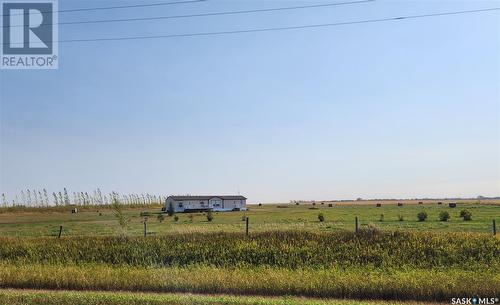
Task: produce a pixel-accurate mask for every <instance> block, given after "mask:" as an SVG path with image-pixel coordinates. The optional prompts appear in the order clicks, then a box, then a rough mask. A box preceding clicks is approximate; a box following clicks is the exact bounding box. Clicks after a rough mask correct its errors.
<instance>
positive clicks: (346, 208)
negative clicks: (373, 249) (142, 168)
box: [0, 200, 500, 237]
mask: <svg viewBox="0 0 500 305" xmlns="http://www.w3.org/2000/svg"><path fill="white" fill-rule="evenodd" d="M398 202H401V203H402V204H403V206H397V203H398ZM454 202H456V201H454ZM376 203H381V207H376ZM330 204H331V205H332V206H331V207H329V205H330ZM248 208H249V211H246V212H224V213H222V212H221V213H213V216H214V219H213V220H212V221H211V222H209V221H208V220H207V218H206V216H205V214H203V213H193V214H181V213H179V214H176V215H177V220H176V218H175V217H168V216H167V215H166V214H163V215H164V217H163V219H161V216H160V219H159V218H158V216H159V215H160V214H161V206H146V207H129V208H125V210H124V214H125V216H126V217H127V218H128V219H129V223H128V229H127V234H129V235H142V234H143V232H144V220H145V219H147V234H148V235H162V234H169V233H184V232H244V230H245V221H244V219H245V217H248V218H249V222H250V231H251V232H265V231H275V230H306V231H314V232H329V231H337V230H350V231H352V230H354V221H355V217H358V219H359V225H360V227H366V226H372V227H376V228H378V229H381V230H389V231H394V230H415V231H443V232H478V233H481V232H482V233H489V232H491V231H492V221H493V219H497V220H498V219H499V218H500V200H497V201H495V200H488V201H482V202H477V201H459V202H458V203H457V207H455V208H450V207H449V206H448V202H447V201H442V204H441V205H438V204H437V201H423V203H422V204H418V201H359V202H323V204H322V203H321V202H316V203H315V205H313V204H312V203H310V202H309V203H300V204H299V205H295V204H289V203H284V204H262V205H261V206H259V205H256V204H254V205H248ZM462 210H468V211H469V212H470V213H471V214H472V219H471V220H470V221H464V220H463V219H462V218H461V217H460V212H461V211H462ZM421 211H425V212H426V213H427V215H428V217H427V219H426V220H425V221H418V219H417V214H418V213H419V212H421ZM443 211H446V212H448V213H449V215H450V219H449V220H448V221H446V222H444V221H440V220H439V214H440V213H441V212H443ZM320 213H321V214H322V215H323V216H324V221H323V222H320V221H319V219H318V215H319V214H320ZM60 226H63V233H62V234H63V236H95V235H100V236H103V235H115V234H117V233H118V232H119V226H118V224H117V221H116V217H115V215H114V212H113V210H111V209H110V208H109V207H102V206H101V207H93V206H91V207H84V208H79V211H78V213H71V208H70V207H59V208H40V209H18V208H15V209H10V210H6V209H0V236H26V237H29V236H55V235H58V233H59V227H60Z"/></svg>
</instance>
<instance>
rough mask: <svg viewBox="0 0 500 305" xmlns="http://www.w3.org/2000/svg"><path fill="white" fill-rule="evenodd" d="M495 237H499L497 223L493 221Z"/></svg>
mask: <svg viewBox="0 0 500 305" xmlns="http://www.w3.org/2000/svg"><path fill="white" fill-rule="evenodd" d="M493 235H497V223H496V221H495V219H493Z"/></svg>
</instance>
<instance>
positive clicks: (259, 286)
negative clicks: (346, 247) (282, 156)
mask: <svg viewBox="0 0 500 305" xmlns="http://www.w3.org/2000/svg"><path fill="white" fill-rule="evenodd" d="M0 287H3V288H32V289H54V290H60V289H64V290H66V289H67V290H107V291H113V290H126V291H155V292H195V293H228V294H238V295H267V296H283V295H296V296H307V297H322V298H353V299H384V300H422V301H424V300H426V301H449V300H450V299H451V298H452V297H456V296H457V295H460V296H461V295H464V296H467V295H486V296H495V295H499V294H500V273H498V272H495V271H490V270H488V269H483V270H482V271H480V272H474V271H463V270H453V269H452V270H450V269H432V270H395V269H385V270H380V269H365V268H349V269H334V268H331V269H321V270H312V269H301V270H289V269H282V268H270V267H267V268H264V267H257V268H241V267H240V268H218V267H210V266H193V267H183V268H181V267H170V268H159V269H158V268H137V267H110V266H103V265H91V266H64V267H63V266H50V265H24V266H13V265H3V264H0Z"/></svg>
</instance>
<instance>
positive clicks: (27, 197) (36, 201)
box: [1, 188, 166, 208]
mask: <svg viewBox="0 0 500 305" xmlns="http://www.w3.org/2000/svg"><path fill="white" fill-rule="evenodd" d="M165 199H166V196H163V195H154V194H148V193H145V194H144V193H141V194H120V193H118V192H114V191H113V192H111V193H103V192H102V191H101V189H100V188H97V189H95V190H94V191H91V192H69V191H68V190H67V189H66V188H63V190H62V191H56V192H52V193H50V192H48V191H47V190H46V189H45V188H44V189H42V190H35V189H26V190H22V191H21V192H20V193H18V194H15V195H14V196H11V197H10V198H9V196H8V195H7V194H6V193H2V205H1V207H4V208H7V207H30V208H38V207H39V208H43V207H53V206H67V205H77V206H89V205H111V204H112V203H113V202H115V201H119V202H120V203H121V204H125V205H149V204H162V203H163V202H165Z"/></svg>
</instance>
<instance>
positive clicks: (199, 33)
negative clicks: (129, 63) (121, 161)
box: [57, 7, 500, 43]
mask: <svg viewBox="0 0 500 305" xmlns="http://www.w3.org/2000/svg"><path fill="white" fill-rule="evenodd" d="M497 10H500V8H499V7H494V8H485V9H477V10H464V11H454V12H443V13H433V14H421V15H408V16H399V17H390V18H381V19H366V20H358V21H345V22H336V23H322V24H310V25H299V26H287V27H273V28H260V29H246V30H234V31H220V32H198V33H185V34H168V35H153V36H129V37H109V38H89V39H68V40H59V41H57V42H59V43H73V42H100V41H120V40H142V39H159V38H175V37H196V36H214V35H228V34H242V33H255V32H271V31H285V30H298V29H310V28H321V27H334V26H343V25H350V24H364V23H377V22H387V21H400V20H404V19H418V18H427V17H438V16H448V15H460V14H469V13H480V12H488V11H497Z"/></svg>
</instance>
